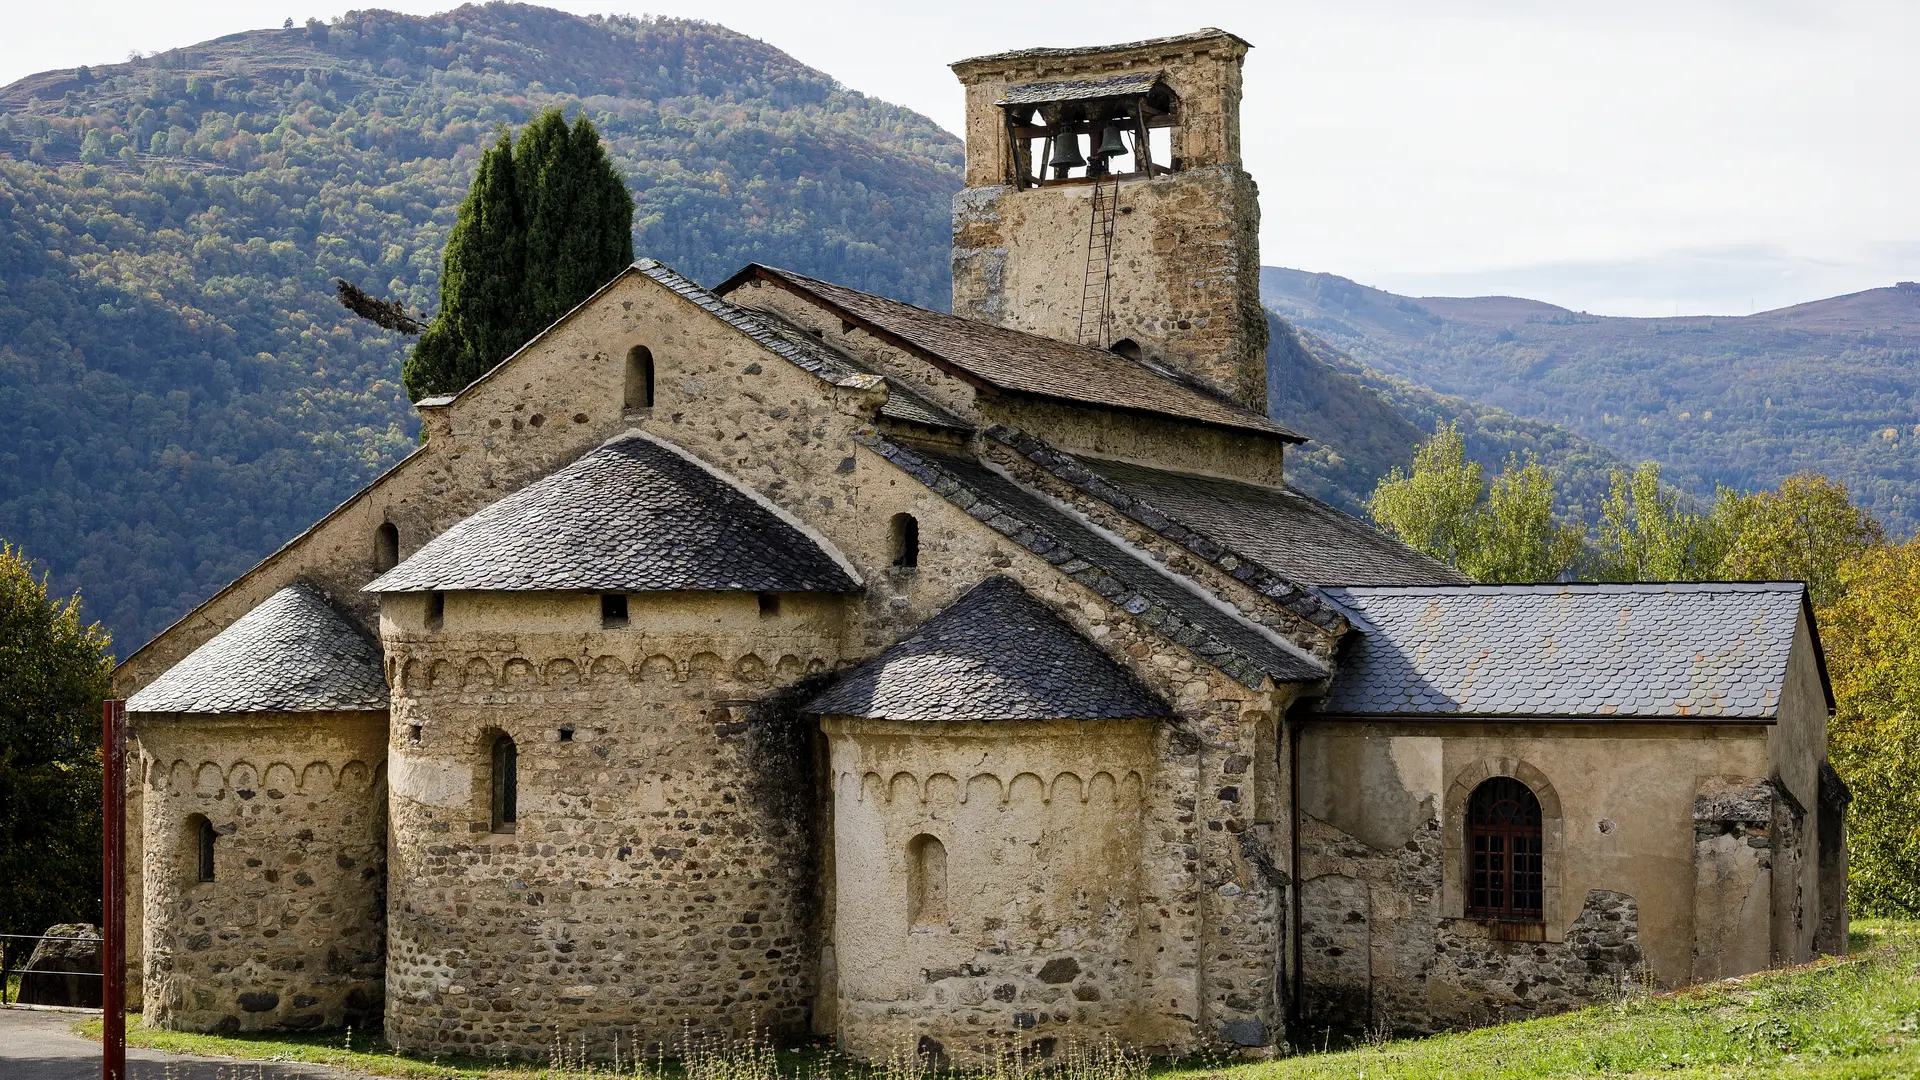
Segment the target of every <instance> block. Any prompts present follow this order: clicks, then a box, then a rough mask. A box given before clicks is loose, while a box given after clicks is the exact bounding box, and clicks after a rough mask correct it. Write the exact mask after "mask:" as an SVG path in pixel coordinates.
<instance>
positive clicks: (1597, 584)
mask: <svg viewBox="0 0 1920 1080" xmlns="http://www.w3.org/2000/svg"><path fill="white" fill-rule="evenodd" d="M1806 587H1807V583H1806V582H1804V581H1797V580H1793V579H1787V578H1782V579H1778V580H1768V581H1513V582H1475V583H1473V584H1471V585H1329V586H1326V587H1324V589H1323V590H1322V591H1325V592H1334V593H1356V594H1360V593H1364V594H1366V595H1369V596H1379V595H1386V594H1393V593H1401V594H1425V593H1468V592H1482V593H1490V592H1509V593H1541V594H1550V593H1553V592H1556V591H1567V590H1579V591H1583V592H1620V593H1662V592H1692V593H1708V592H1781V593H1784V592H1792V591H1795V590H1798V591H1801V592H1805V591H1806Z"/></svg>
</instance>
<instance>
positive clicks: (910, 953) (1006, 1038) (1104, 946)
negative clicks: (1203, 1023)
mask: <svg viewBox="0 0 1920 1080" xmlns="http://www.w3.org/2000/svg"><path fill="white" fill-rule="evenodd" d="M826 726H827V731H828V732H829V735H830V736H831V745H832V770H833V772H832V775H833V786H834V791H833V794H834V815H833V816H834V834H835V852H836V860H835V865H836V872H837V873H836V882H835V885H834V888H835V893H836V902H837V909H838V922H839V928H838V931H837V933H836V934H835V940H836V942H837V946H836V960H837V964H836V966H837V969H838V972H839V980H838V981H839V1002H838V1009H839V1018H840V1034H841V1045H842V1047H843V1048H845V1049H847V1050H849V1051H850V1052H852V1053H854V1054H855V1055H857V1056H863V1057H869V1058H881V1057H885V1056H886V1055H887V1054H888V1053H890V1052H892V1051H894V1050H897V1049H899V1048H900V1047H902V1046H919V1047H922V1048H923V1049H925V1050H927V1051H929V1052H937V1053H940V1054H942V1055H945V1056H948V1057H950V1058H951V1059H953V1060H958V1061H981V1060H991V1059H992V1058H993V1056H994V1055H996V1054H999V1053H1002V1052H1004V1051H1005V1050H1006V1048H1007V1047H1008V1046H1009V1045H1014V1046H1021V1047H1024V1048H1028V1049H1037V1050H1040V1051H1042V1052H1044V1051H1045V1050H1046V1049H1047V1048H1048V1047H1051V1046H1054V1045H1057V1044H1059V1043H1062V1042H1067V1041H1073V1040H1078V1041H1079V1042H1081V1043H1083V1044H1088V1045H1093V1044H1098V1043H1100V1042H1102V1041H1103V1040H1105V1039H1116V1040H1121V1041H1124V1042H1127V1043H1129V1044H1131V1045H1136V1046H1160V1047H1177V1046H1182V1045H1184V1044H1186V1043H1188V1042H1189V1041H1190V1040H1191V1037H1192V1033H1191V1031H1190V1030H1188V1029H1187V1025H1185V1024H1181V1023H1179V1022H1177V1021H1174V1020H1173V1019H1172V1018H1171V1017H1168V1016H1166V1015H1164V1014H1162V1013H1159V1012H1158V1011H1157V1010H1154V1009H1152V1008H1150V1007H1148V1003H1149V1002H1150V1001H1151V1000H1152V997H1153V995H1152V994H1151V993H1150V992H1149V991H1148V990H1147V988H1146V987H1144V986H1143V985H1142V983H1143V981H1145V980H1144V976H1145V975H1146V974H1147V972H1146V968H1145V966H1144V961H1145V960H1146V959H1147V958H1148V957H1149V956H1150V955H1151V954H1152V952H1153V950H1154V949H1155V948H1157V947H1158V944H1159V942H1158V937H1157V935H1154V934H1150V933H1146V932H1144V927H1143V926H1142V922H1143V918H1142V916H1143V913H1144V911H1145V901H1146V898H1147V897H1148V896H1150V895H1152V894H1153V892H1154V890H1153V888H1152V886H1151V884H1150V882H1152V881H1153V880H1156V879H1157V878H1159V877H1160V876H1161V875H1160V873H1158V871H1160V870H1161V869H1162V868H1163V866H1164V865H1165V861H1166V856H1167V852H1166V850H1165V848H1164V847H1163V846H1161V845H1159V844H1150V843H1149V835H1150V832H1151V830H1150V822H1149V817H1148V815H1149V814H1150V813H1151V810H1150V806H1149V803H1148V798H1147V797H1148V794H1149V790H1150V788H1152V787H1154V786H1157V782H1158V777H1157V775H1156V773H1157V770H1156V769H1155V767H1154V756H1155V755H1154V742H1155V741H1156V732H1155V731H1154V728H1155V727H1156V726H1157V725H1156V724H1154V723H1153V722H1151V721H1145V720H1138V721H1072V720H1068V721H1056V722H1052V723H1039V722H1014V721H1007V722H999V723H990V724H959V723H951V724H947V723H942V724H932V723H888V722H885V721H862V720H847V719H830V720H828V721H827V722H826ZM1164 734H1165V733H1164V732H1161V733H1159V736H1160V737H1162V738H1164ZM929 836H930V837H933V838H934V839H935V840H936V841H937V842H938V843H939V844H940V845H942V848H941V850H942V853H943V854H942V859H941V865H942V867H943V868H944V873H943V874H942V875H941V879H942V880H941V882H940V885H939V893H940V895H941V897H942V901H943V902H942V903H941V905H940V910H939V911H938V913H937V917H933V916H926V915H925V913H921V915H922V917H919V918H916V917H915V913H914V911H913V910H912V909H913V897H912V893H913V890H914V887H915V885H916V869H915V868H914V867H913V866H911V865H910V864H912V862H913V860H914V855H915V850H916V848H915V844H916V841H920V839H921V838H923V837H929ZM1150 852H1151V854H1150Z"/></svg>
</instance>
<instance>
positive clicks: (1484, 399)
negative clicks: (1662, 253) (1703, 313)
mask: <svg viewBox="0 0 1920 1080" xmlns="http://www.w3.org/2000/svg"><path fill="white" fill-rule="evenodd" d="M1260 285H1261V295H1262V297H1263V299H1264V300H1265V302H1266V303H1267V304H1268V306H1270V307H1272V308H1273V309H1274V310H1276V311H1278V312H1280V313H1281V314H1283V315H1285V316H1286V317H1287V318H1288V319H1290V320H1292V321H1293V322H1294V323H1296V324H1297V325H1299V326H1300V327H1301V328H1303V329H1305V330H1308V331H1310V332H1311V333H1313V334H1315V335H1318V336H1319V337H1321V338H1324V339H1325V340H1327V341H1328V342H1330V343H1331V344H1332V345H1334V346H1336V347H1337V348H1339V349H1341V350H1344V351H1345V352H1346V353H1348V354H1350V355H1351V358H1352V359H1353V360H1354V361H1355V362H1357V363H1359V364H1361V365H1364V366H1366V367H1368V368H1372V369H1375V370H1377V371H1378V372H1380V373H1382V374H1383V375H1386V376H1392V377H1395V378H1398V379H1402V380H1405V381H1406V382H1407V383H1409V384H1412V385H1416V386H1424V387H1429V388H1431V389H1433V390H1435V391H1438V392H1440V393H1442V394H1449V395H1457V396H1459V397H1462V398H1466V399H1470V400H1472V401H1476V402H1481V403H1483V404H1485V405H1489V406H1494V407H1497V408H1499V409H1503V410H1505V411H1507V412H1509V413H1512V414H1514V415H1517V416H1520V417H1525V418H1527V419H1529V420H1534V421H1540V422H1544V423H1548V424H1555V425H1559V426H1562V427H1564V428H1566V429H1567V430H1569V431H1571V432H1573V433H1575V434H1577V435H1579V436H1583V437H1584V438H1585V439H1588V440H1591V442H1592V443H1594V444H1597V445H1598V446H1601V447H1605V448H1606V449H1607V450H1608V451H1610V452H1611V453H1613V454H1615V455H1618V456H1619V457H1620V458H1622V459H1625V460H1628V461H1639V460H1643V459H1651V460H1655V461H1659V462H1661V463H1662V464H1663V465H1665V466H1666V467H1667V473H1666V476H1667V479H1669V480H1671V481H1673V482H1674V483H1676V484H1679V485H1681V486H1683V487H1686V488H1689V489H1691V490H1693V491H1695V492H1697V493H1699V494H1703V495H1704V494H1709V493H1710V492H1711V489H1712V485H1713V484H1714V483H1715V482H1719V483H1725V484H1730V485H1732V486H1734V487H1740V488H1757V487H1771V486H1773V485H1774V484H1776V483H1778V482H1779V480H1780V479H1781V478H1782V477H1784V476H1786V475H1787V474H1789V473H1791V472H1793V471H1795V470H1797V469H1804V468H1811V469H1817V470H1819V471H1821V472H1824V473H1826V474H1828V475H1829V476H1833V477H1835V478H1836V479H1839V480H1841V481H1843V482H1844V483H1846V485H1847V486H1848V487H1849V488H1850V489H1852V491H1853V492H1854V494H1855V496H1856V497H1857V498H1859V499H1860V500H1861V501H1862V502H1863V503H1865V504H1866V505H1867V506H1869V507H1871V508H1872V510H1873V511H1874V513H1875V514H1877V515H1879V516H1880V517H1881V518H1882V519H1883V520H1885V521H1887V522H1888V523H1889V524H1891V525H1893V526H1894V527H1895V528H1896V529H1899V530H1902V531H1905V530H1910V529H1912V528H1913V527H1914V526H1915V525H1916V524H1920V488H1916V486H1915V481H1916V480H1920V285H1915V284H1912V283H1906V284H1902V285H1899V286H1896V287H1892V288H1885V289H1871V290H1868V291H1866V292H1861V293H1854V294H1852V295H1849V296H1840V297H1834V298H1832V299H1829V300H1821V301H1817V302H1814V303H1810V304H1800V305H1796V306H1794V307H1790V308H1782V309H1780V310H1778V311H1768V312H1762V313H1760V314H1757V315H1749V316H1744V317H1714V318H1708V317H1685V318H1672V319H1665V318H1661V319H1627V318H1612V317H1603V316H1595V315H1588V314H1586V313H1584V312H1576V311H1569V310H1567V309H1565V308H1560V307H1555V306H1554V305H1551V304H1543V303H1540V302H1538V301H1534V300H1523V299H1518V298H1514V297H1474V298H1465V299H1462V298H1440V297H1421V298H1417V299H1416V298H1412V297H1405V296H1397V295H1395V294H1393V293H1389V292H1385V291H1382V290H1380V289H1373V288H1368V287H1367V286H1364V285H1360V284H1358V283H1356V282H1353V281H1350V280H1348V279H1346V278H1343V277H1338V276H1335V275H1332V274H1314V273H1307V272H1305V271H1300V270H1286V269H1279V268H1275V267H1265V268H1263V269H1262V271H1261V277H1260Z"/></svg>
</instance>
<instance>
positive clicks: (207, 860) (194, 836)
mask: <svg viewBox="0 0 1920 1080" xmlns="http://www.w3.org/2000/svg"><path fill="white" fill-rule="evenodd" d="M186 824H187V827H186V830H185V831H186V834H187V845H188V855H189V856H190V859H191V862H192V864H193V880H195V881H212V880H213V842H214V841H215V840H217V839H219V837H220V834H219V833H217V832H215V831H214V829H213V822H211V821H208V820H207V818H206V815H204V814H194V815H192V816H190V817H188V818H187V823H186Z"/></svg>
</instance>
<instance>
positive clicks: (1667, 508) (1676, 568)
mask: <svg viewBox="0 0 1920 1080" xmlns="http://www.w3.org/2000/svg"><path fill="white" fill-rule="evenodd" d="M1679 502H1680V497H1679V494H1678V493H1676V492H1674V491H1673V490H1672V489H1670V488H1663V487H1661V486H1660V466H1659V464H1658V463H1657V462H1652V461H1645V462H1641V463H1640V467H1639V468H1637V469H1635V470H1634V471H1633V472H1631V473H1628V472H1626V471H1625V470H1620V469H1616V470H1614V472H1613V474H1612V479H1611V483H1610V484H1609V488H1608V491H1607V496H1606V498H1605V499H1604V500H1602V502H1601V504H1600V526H1599V538H1598V547H1599V552H1598V556H1597V560H1598V567H1599V575H1600V577H1601V578H1602V579H1603V580H1606V581H1698V580H1701V579H1702V578H1705V577H1709V576H1711V574H1712V571H1713V569H1714V567H1713V565H1711V560H1712V559H1713V553H1714V552H1715V551H1716V550H1717V547H1718V545H1717V544H1715V543H1714V541H1713V540H1712V538H1711V537H1710V533H1709V528H1708V524H1707V522H1706V521H1705V520H1704V519H1702V518H1701V517H1700V516H1699V515H1698V514H1692V513H1688V512H1687V511H1685V510H1682V509H1681V508H1680V505H1679Z"/></svg>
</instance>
